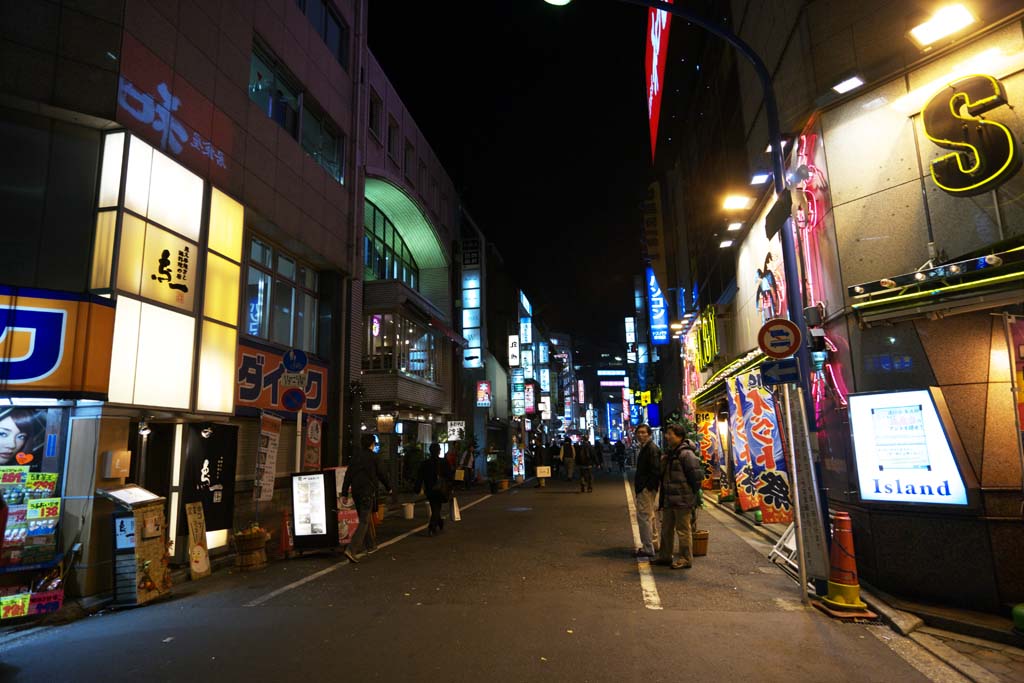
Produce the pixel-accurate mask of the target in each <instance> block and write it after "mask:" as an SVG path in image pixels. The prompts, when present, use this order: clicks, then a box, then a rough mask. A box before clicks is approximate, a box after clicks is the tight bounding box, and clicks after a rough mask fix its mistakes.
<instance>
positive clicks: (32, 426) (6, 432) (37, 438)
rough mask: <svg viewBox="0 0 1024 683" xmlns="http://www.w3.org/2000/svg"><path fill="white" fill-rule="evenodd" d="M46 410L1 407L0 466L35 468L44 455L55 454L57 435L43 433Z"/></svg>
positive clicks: (37, 469) (36, 469)
mask: <svg viewBox="0 0 1024 683" xmlns="http://www.w3.org/2000/svg"><path fill="white" fill-rule="evenodd" d="M46 413H47V410H46V408H12V407H4V408H0V466H20V467H27V468H28V471H31V472H38V471H40V469H42V466H43V459H44V458H45V457H47V456H50V457H52V456H55V455H56V441H57V437H56V435H49V436H48V435H47V433H46ZM51 437H52V438H51ZM51 442H52V443H51ZM51 451H52V452H51Z"/></svg>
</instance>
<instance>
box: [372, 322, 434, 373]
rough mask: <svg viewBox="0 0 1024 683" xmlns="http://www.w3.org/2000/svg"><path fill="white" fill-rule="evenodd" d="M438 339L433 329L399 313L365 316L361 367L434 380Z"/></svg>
mask: <svg viewBox="0 0 1024 683" xmlns="http://www.w3.org/2000/svg"><path fill="white" fill-rule="evenodd" d="M438 347H439V341H438V339H437V336H436V334H435V332H434V331H433V330H431V329H429V328H427V327H425V326H423V325H421V324H419V323H416V322H413V321H411V320H409V319H407V318H403V317H402V316H398V315H392V314H383V313H371V314H368V315H367V316H366V344H365V346H364V348H365V353H364V355H363V369H364V370H370V371H384V372H398V373H400V374H403V375H407V376H410V377H416V378H418V379H421V380H424V381H427V382H432V383H435V384H436V383H437V378H438V376H439V368H438V362H439V355H438Z"/></svg>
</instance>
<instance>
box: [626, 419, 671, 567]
mask: <svg viewBox="0 0 1024 683" xmlns="http://www.w3.org/2000/svg"><path fill="white" fill-rule="evenodd" d="M636 440H637V441H638V442H639V443H640V452H639V453H638V454H637V458H636V474H635V475H634V477H633V490H634V491H636V524H637V527H638V528H639V530H640V547H639V548H637V549H636V553H635V555H636V556H637V557H654V553H655V550H656V549H657V548H658V536H659V535H660V531H659V526H660V525H659V523H658V515H657V514H656V513H655V509H656V508H657V507H658V489H659V488H660V487H661V449H660V448H658V445H657V444H655V443H654V440H653V439H652V438H651V428H650V427H649V426H648V425H646V424H640V425H637V428H636ZM619 443H620V444H621V443H622V442H621V441H620V442H619ZM625 452H626V451H625V449H623V451H622V453H623V457H625ZM620 464H621V463H620Z"/></svg>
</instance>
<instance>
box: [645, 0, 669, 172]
mask: <svg viewBox="0 0 1024 683" xmlns="http://www.w3.org/2000/svg"><path fill="white" fill-rule="evenodd" d="M668 2H669V4H671V3H672V0H668ZM671 19H672V15H671V14H669V13H668V12H666V11H665V10H660V9H653V8H652V9H650V10H648V13H647V51H646V54H645V56H644V74H645V75H646V76H647V120H648V122H649V123H650V126H651V161H654V149H655V147H657V145H658V117H659V116H660V113H661V91H662V90H663V88H662V84H663V82H664V80H663V79H664V78H665V57H666V56H667V55H668V27H669V22H670V21H671Z"/></svg>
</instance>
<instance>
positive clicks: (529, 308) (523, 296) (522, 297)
mask: <svg viewBox="0 0 1024 683" xmlns="http://www.w3.org/2000/svg"><path fill="white" fill-rule="evenodd" d="M519 303H520V304H522V306H523V310H524V311H526V315H533V306H531V305H530V300H529V299H527V298H526V294H524V293H523V291H522V290H519Z"/></svg>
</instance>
